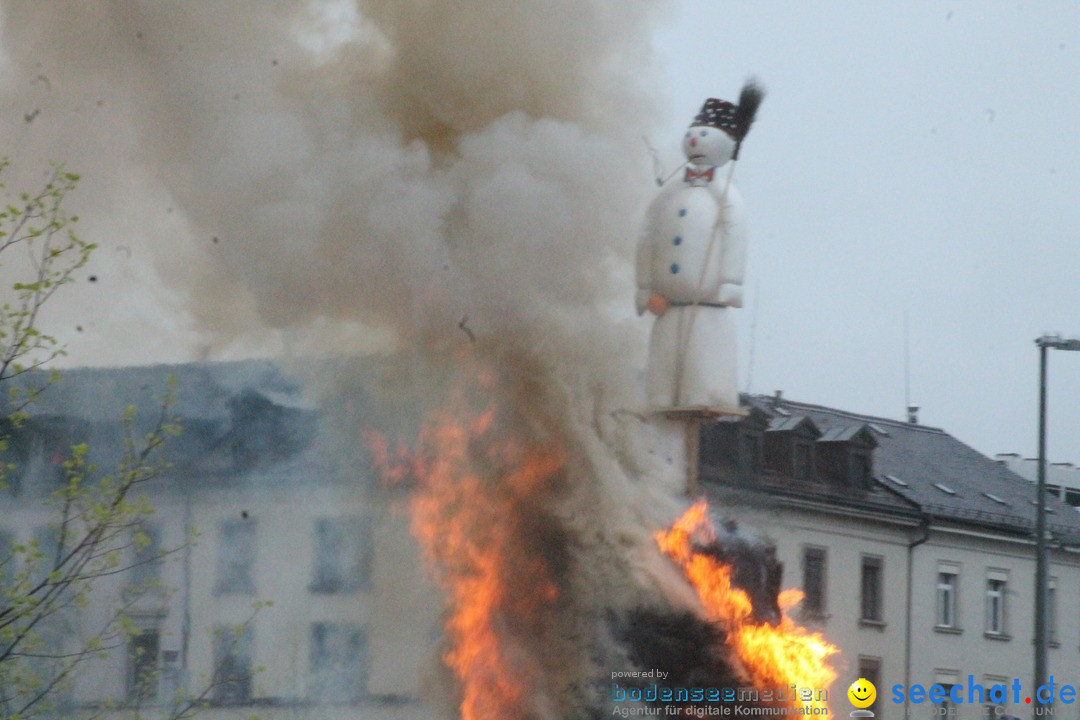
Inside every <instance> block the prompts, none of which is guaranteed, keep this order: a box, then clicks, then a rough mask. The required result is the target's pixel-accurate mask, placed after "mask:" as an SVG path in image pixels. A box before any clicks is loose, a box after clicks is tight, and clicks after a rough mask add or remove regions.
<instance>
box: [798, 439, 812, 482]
mask: <svg viewBox="0 0 1080 720" xmlns="http://www.w3.org/2000/svg"><path fill="white" fill-rule="evenodd" d="M812 448H813V446H812V445H811V444H810V443H808V442H797V443H795V480H796V481H797V482H809V481H810V480H811V479H812V478H813V472H814V471H813V468H814V465H813V460H812V457H813V456H812V455H811V453H810V451H811V449H812Z"/></svg>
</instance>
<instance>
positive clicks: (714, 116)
mask: <svg viewBox="0 0 1080 720" xmlns="http://www.w3.org/2000/svg"><path fill="white" fill-rule="evenodd" d="M764 97H765V91H764V90H762V89H761V86H759V85H758V84H757V81H756V80H754V79H753V78H751V79H750V80H747V81H746V84H745V85H743V88H742V91H741V92H740V93H739V104H738V105H736V104H735V103H731V102H728V101H727V100H717V99H716V98H709V99H708V100H706V101H705V104H704V105H702V106H701V112H699V113H698V114H697V117H695V118H694V122H692V123H690V127H714V128H718V129H720V130H723V131H724V132H726V133H727V134H728V135H730V136H731V137H732V138H734V140H735V151H734V153H733V154H732V156H731V159H732V160H738V159H739V149H740V148H741V147H742V141H743V140H745V139H746V134H747V133H748V132H750V126H751V125H752V124H753V122H754V118H755V117H756V116H757V110H758V106H759V105H761V101H762V99H763V98H764Z"/></svg>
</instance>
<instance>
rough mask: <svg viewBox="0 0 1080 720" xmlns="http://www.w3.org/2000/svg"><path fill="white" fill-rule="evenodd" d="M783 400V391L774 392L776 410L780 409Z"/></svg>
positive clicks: (773, 401) (773, 404)
mask: <svg viewBox="0 0 1080 720" xmlns="http://www.w3.org/2000/svg"><path fill="white" fill-rule="evenodd" d="M783 399H784V391H783V390H776V391H774V392H773V400H772V406H773V407H774V408H775V407H780V401H781V400H783Z"/></svg>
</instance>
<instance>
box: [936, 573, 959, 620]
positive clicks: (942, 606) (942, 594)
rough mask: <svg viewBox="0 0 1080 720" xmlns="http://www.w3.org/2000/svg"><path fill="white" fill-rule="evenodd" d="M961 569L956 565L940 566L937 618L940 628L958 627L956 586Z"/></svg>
mask: <svg viewBox="0 0 1080 720" xmlns="http://www.w3.org/2000/svg"><path fill="white" fill-rule="evenodd" d="M958 576H959V571H958V569H957V568H956V567H954V566H948V565H941V566H939V567H938V580H937V619H936V625H937V627H939V628H956V627H958V623H957V621H956V586H957V578H958Z"/></svg>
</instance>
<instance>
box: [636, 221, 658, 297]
mask: <svg viewBox="0 0 1080 720" xmlns="http://www.w3.org/2000/svg"><path fill="white" fill-rule="evenodd" d="M654 215H655V212H654V210H653V208H652V206H650V207H649V209H648V210H647V211H646V212H645V222H644V223H642V229H641V235H640V236H639V237H638V244H637V257H636V259H635V274H636V276H637V293H636V294H635V295H634V306H635V308H636V309H637V314H638V315H641V314H643V313H644V312H645V307H646V305H647V304H648V302H649V298H650V297H652V294H653V290H652V266H653V244H652V236H653V224H654V223H653V216H654Z"/></svg>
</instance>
